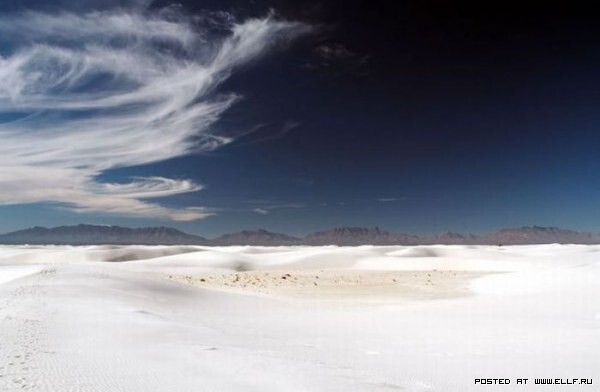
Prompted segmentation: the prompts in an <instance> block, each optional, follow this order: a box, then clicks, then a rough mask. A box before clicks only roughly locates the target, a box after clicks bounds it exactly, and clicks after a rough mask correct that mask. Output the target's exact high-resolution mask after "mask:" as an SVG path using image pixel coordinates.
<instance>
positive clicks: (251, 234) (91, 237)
mask: <svg viewBox="0 0 600 392" xmlns="http://www.w3.org/2000/svg"><path fill="white" fill-rule="evenodd" d="M549 243H562V244H567V243H568V244H600V234H598V233H589V232H579V231H574V230H566V229H560V228H557V227H541V226H525V227H518V228H509V229H501V230H498V231H496V232H494V233H489V234H484V235H479V236H478V235H473V234H468V235H464V234H460V233H453V232H444V233H439V234H434V235H429V236H418V235H413V234H404V233H393V232H390V231H386V230H383V229H380V228H378V227H372V228H366V227H339V228H334V229H330V230H325V231H319V232H315V233H311V234H308V235H306V236H305V237H303V238H298V237H292V236H289V235H286V234H281V233H273V232H270V231H267V230H263V229H258V230H244V231H240V232H237V233H230V234H224V235H222V236H220V237H217V238H213V239H207V238H204V237H200V236H197V235H193V234H188V233H184V232H182V231H180V230H177V229H174V228H170V227H148V228H127V227H119V226H98V225H84V224H81V225H76V226H59V227H54V228H45V227H33V228H30V229H25V230H20V231H15V232H11V233H6V234H2V235H0V244H5V245H22V244H29V245H214V246H229V245H257V246H281V245H340V246H353V245H429V244H448V245H461V244H462V245H524V244H549Z"/></svg>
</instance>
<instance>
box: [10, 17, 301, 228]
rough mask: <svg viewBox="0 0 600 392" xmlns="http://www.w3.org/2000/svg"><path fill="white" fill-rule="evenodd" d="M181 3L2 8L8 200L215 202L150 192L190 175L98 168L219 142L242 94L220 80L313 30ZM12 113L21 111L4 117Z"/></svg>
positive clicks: (192, 187)
mask: <svg viewBox="0 0 600 392" xmlns="http://www.w3.org/2000/svg"><path fill="white" fill-rule="evenodd" d="M209 25H210V23H207V21H206V20H204V24H202V23H199V22H198V20H195V21H192V20H190V19H187V18H185V17H184V16H182V15H181V14H177V13H175V12H173V11H172V10H170V11H168V12H166V11H163V12H158V13H154V14H151V13H149V12H148V11H141V10H138V11H134V10H119V11H105V12H98V11H96V12H90V13H87V14H74V13H66V12H63V13H58V14H44V13H36V12H26V13H21V14H13V15H7V14H5V15H4V16H1V17H0V45H2V47H4V48H9V49H8V50H7V51H4V52H0V53H1V54H0V205H1V204H22V203H39V202H51V203H57V204H59V205H62V206H64V207H65V208H69V209H71V210H73V211H77V212H104V213H111V214H120V215H130V216H140V217H158V218H168V219H174V220H194V219H200V218H203V217H206V216H208V215H210V214H211V212H210V211H208V210H206V209H203V208H198V207H191V208H183V209H174V208H168V207H163V206H161V205H159V204H156V203H151V202H148V201H147V200H148V199H153V198H159V197H165V196H172V195H176V194H180V193H186V192H194V191H197V190H200V189H201V188H202V187H201V185H199V184H196V183H194V182H193V181H190V180H174V179H167V178H161V177H150V178H134V179H132V181H131V182H129V183H126V184H121V183H118V184H116V183H102V182H100V181H99V180H98V177H99V176H100V175H102V174H103V173H105V172H107V171H109V170H111V169H115V168H120V167H127V166H136V165H143V164H149V163H154V162H159V161H163V160H167V159H171V158H174V157H178V156H182V155H186V154H190V153H192V152H198V151H210V150H214V149H216V148H218V147H220V146H222V145H224V144H226V143H229V142H231V139H230V138H227V137H223V136H219V135H218V134H215V133H214V131H213V130H212V128H213V127H212V125H213V124H214V123H215V122H216V121H218V120H219V119H220V118H221V116H222V115H223V112H224V111H226V110H227V109H228V108H229V107H230V106H231V105H233V104H234V103H235V101H236V100H237V99H238V96H237V95H235V94H227V95H223V94H221V95H219V94H217V93H216V89H217V87H218V86H219V85H220V84H221V83H222V82H223V81H224V80H225V79H227V78H228V77H229V75H230V74H231V73H232V72H233V71H234V70H235V69H236V67H239V66H241V65H243V64H244V63H247V62H249V61H251V60H253V59H254V58H256V57H258V56H259V55H261V54H262V53H263V52H265V51H266V50H267V49H269V48H271V47H272V46H273V45H274V44H276V43H277V42H279V41H280V40H281V39H286V40H287V39H290V38H292V37H294V36H296V35H298V34H301V33H304V32H306V31H307V30H308V28H307V27H306V26H305V25H302V24H298V23H293V22H286V21H277V20H274V19H273V18H272V17H267V18H264V19H251V20H248V21H245V22H243V23H238V24H232V25H231V26H230V32H229V34H228V35H225V36H223V35H220V36H219V35H215V33H214V32H211V31H210V28H209V27H208V26H209ZM3 118H4V119H6V118H12V120H11V121H7V120H5V121H2V119H3Z"/></svg>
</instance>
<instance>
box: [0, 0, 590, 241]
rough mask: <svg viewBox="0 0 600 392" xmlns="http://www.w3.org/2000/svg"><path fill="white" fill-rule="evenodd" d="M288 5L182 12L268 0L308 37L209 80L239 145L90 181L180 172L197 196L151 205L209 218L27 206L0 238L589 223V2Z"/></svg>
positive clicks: (221, 125)
mask: <svg viewBox="0 0 600 392" xmlns="http://www.w3.org/2000/svg"><path fill="white" fill-rule="evenodd" d="M115 3H118V2H115ZM296 3H297V4H294V3H293V2H287V1H275V2H262V1H256V2H241V1H239V2H229V3H227V2H221V1H219V2H216V1H213V2H200V1H198V2H184V4H183V6H182V7H183V9H184V10H185V12H187V13H202V12H206V10H212V11H217V10H222V11H229V12H232V14H234V15H235V16H236V17H237V18H239V19H240V20H243V19H244V18H247V17H253V16H264V15H265V14H266V13H267V12H268V10H269V9H270V8H271V9H273V10H275V12H276V14H277V15H278V17H280V18H284V19H288V20H299V21H302V22H305V23H306V24H309V25H312V26H315V29H314V31H313V32H312V33H310V34H307V35H304V36H302V37H300V38H298V39H297V40H295V41H294V42H292V43H289V44H287V45H285V46H286V47H284V48H278V49H277V50H275V51H272V52H270V53H269V54H267V55H266V56H263V57H261V58H260V59H258V60H255V61H253V62H251V63H250V64H248V65H247V66H244V67H243V68H242V69H240V70H238V71H237V72H236V73H234V74H233V75H232V77H231V78H230V79H228V80H227V81H226V82H224V83H223V84H221V85H219V87H218V90H219V92H220V93H227V92H235V93H238V94H241V95H242V96H243V99H242V100H241V101H240V102H238V103H236V104H235V105H234V106H233V107H232V108H230V109H229V110H228V111H226V112H225V113H224V114H223V116H222V117H221V118H220V120H219V121H218V122H216V123H215V124H214V125H213V126H212V127H213V128H214V131H215V132H218V133H219V134H220V135H230V136H236V137H237V139H236V140H235V141H234V142H232V143H230V144H227V145H225V146H222V147H220V148H218V149H216V150H214V151H210V152H203V153H199V154H193V155H188V156H182V157H177V158H173V159H168V160H166V161H163V162H159V163H153V164H151V165H141V166H134V167H123V168H118V169H111V170H108V171H106V172H103V174H102V175H101V176H100V180H101V182H124V181H127V180H128V179H129V178H131V177H155V176H159V177H166V178H176V179H177V178H189V179H192V180H194V181H196V182H198V183H201V184H203V185H205V187H206V188H205V189H203V190H201V191H198V192H191V193H182V194H178V195H175V196H171V197H166V198H162V199H159V200H158V202H159V203H160V204H161V205H164V206H167V207H173V208H179V207H186V206H198V205H199V206H206V207H208V208H210V209H211V210H214V211H215V212H216V215H214V216H211V217H208V218H205V219H201V220H196V221H189V222H171V221H169V220H165V219H153V218H143V219H142V218H132V217H127V216H123V214H119V215H111V214H104V213H99V212H93V213H85V214H82V213H75V212H72V211H68V210H66V209H64V208H60V206H57V205H55V203H35V204H28V205H11V206H0V231H7V230H12V229H18V228H23V227H27V226H31V225H45V226H55V225H60V224H72V223H80V222H88V223H103V224H121V225H129V226H148V225H169V226H174V227H178V228H181V229H184V230H186V231H189V232H193V233H198V234H201V235H206V236H212V235H216V234H220V233H223V232H227V231H236V230H240V229H247V228H257V227H261V228H266V229H269V230H273V231H282V232H287V233H290V234H303V233H306V232H309V231H314V230H318V229H323V228H328V227H333V226H348V225H350V226H375V225H377V226H381V227H384V228H387V229H390V230H395V231H406V232H413V233H431V232H439V231H445V230H452V231H461V232H475V233H477V232H485V231H492V230H495V229H497V228H500V227H507V226H521V225H532V224H538V225H554V226H564V227H569V228H574V229H580V230H590V231H600V223H599V222H600V177H599V176H598V173H599V172H600V158H599V155H598V149H599V147H600V133H599V132H598V126H599V125H600V112H599V111H598V109H597V108H598V105H599V103H600V102H599V101H600V77H599V75H598V72H599V71H598V70H599V69H600V57H599V53H600V51H599V49H600V31H599V29H600V28H599V27H598V26H599V24H598V20H597V17H595V16H594V14H593V13H590V12H589V10H585V9H575V8H572V9H566V8H561V9H559V8H556V9H554V8H552V7H550V6H547V5H546V6H544V7H540V8H538V7H533V6H524V5H523V4H519V5H515V6H512V5H510V4H509V3H506V4H504V5H503V6H497V8H496V9H491V8H489V7H484V6H482V5H480V6H474V5H472V4H468V3H460V2H459V3H454V4H452V5H450V4H448V3H447V2H436V1H415V2H411V1H407V2H401V3H402V4H401V5H397V4H396V5H392V3H393V2H383V1H381V2H380V1H369V2H361V1H344V2H342V1H337V2H336V1H333V2H323V1H319V2H302V4H299V2H296ZM25 4H26V6H27V7H30V8H35V7H38V5H36V4H35V3H34V2H31V4H28V3H25ZM93 4H94V3H93V2H90V4H89V5H90V6H92V5H93ZM166 5H168V2H155V3H153V4H152V6H151V8H152V9H160V8H161V7H164V6H166ZM55 7H56V8H63V7H65V5H64V4H59V3H57V4H56V5H55ZM12 11H14V10H11V12H12ZM3 12H8V10H7V11H3ZM78 12H79V11H78ZM240 135H243V136H240ZM1 142H2V141H1V140H0V143H1ZM157 143H160V141H157ZM0 170H3V169H2V167H0Z"/></svg>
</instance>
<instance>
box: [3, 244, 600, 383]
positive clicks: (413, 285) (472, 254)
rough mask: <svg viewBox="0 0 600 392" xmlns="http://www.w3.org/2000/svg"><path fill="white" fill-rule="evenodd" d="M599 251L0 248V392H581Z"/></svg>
mask: <svg viewBox="0 0 600 392" xmlns="http://www.w3.org/2000/svg"><path fill="white" fill-rule="evenodd" d="M599 252H600V246H580V245H540V246H511V247H501V248H500V247H492V246H418V247H400V246H398V247H390V246H386V247H375V246H362V247H278V248H266V247H222V248H219V247H215V248H208V247H200V246H155V247H149V246H129V247H128V246H88V247H66V246H55V247H28V246H20V247H11V246H3V247H0V391H23V390H33V391H42V392H46V391H48V392H50V391H52V392H60V391H74V392H78V391H110V392H112V391H135V392H137V391H140V392H141V391H144V392H146V391H512V390H514V391H565V390H577V391H595V390H597V388H598V385H599V384H600V284H598V281H599V278H600V253H599ZM236 274H237V275H238V280H237V281H236ZM286 274H289V275H290V276H289V278H290V279H288V277H286V279H281V276H285V275H286ZM455 274H456V275H455ZM316 275H319V280H320V282H319V283H318V285H317V286H315V285H314V281H315V279H316V278H315V276H316ZM429 275H431V276H429ZM170 276H171V277H173V278H171V279H170V278H169V277H170ZM274 276H276V277H277V278H278V279H277V280H275V279H272V278H273V277H274ZM186 277H189V279H187V278H186ZM208 277H212V280H211V281H210V282H209V281H208ZM294 278H296V279H294ZM200 279H204V281H200ZM321 279H322V280H321ZM394 279H395V281H394ZM428 280H430V281H431V282H428ZM282 281H285V283H282ZM240 282H246V283H244V284H246V287H244V286H243V284H242V283H240ZM251 282H260V284H261V285H262V286H260V285H259V286H260V287H259V288H258V289H257V288H256V287H248V286H255V285H252V284H251ZM190 283H191V284H190ZM225 283H231V284H229V285H226V284H225ZM248 283H249V284H248ZM430 283H431V284H430ZM257 284H258V283H257ZM374 293H375V294H374ZM341 297H343V298H344V299H346V300H345V301H337V300H333V301H331V299H340V298H341ZM305 298H312V299H313V300H312V301H302V299H305ZM290 299H294V300H290ZM348 299H350V300H348ZM365 299H368V300H365ZM373 299H375V300H373ZM475 378H511V379H512V384H511V385H508V386H507V385H488V386H481V385H475V383H474V379H475ZM516 378H528V379H529V382H528V385H526V386H524V385H515V383H516ZM534 378H562V379H565V380H566V379H567V378H569V379H571V378H579V379H581V378H588V379H593V381H594V385H591V386H586V385H534Z"/></svg>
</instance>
